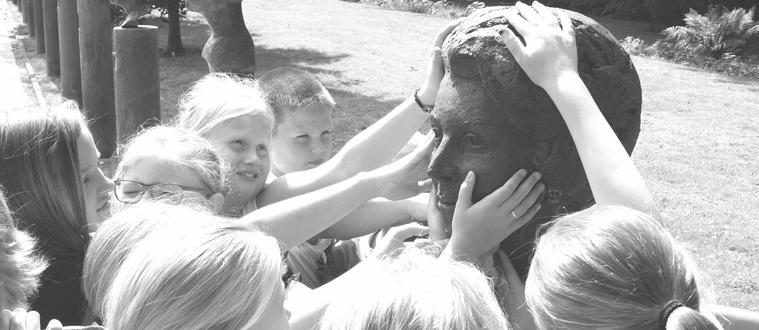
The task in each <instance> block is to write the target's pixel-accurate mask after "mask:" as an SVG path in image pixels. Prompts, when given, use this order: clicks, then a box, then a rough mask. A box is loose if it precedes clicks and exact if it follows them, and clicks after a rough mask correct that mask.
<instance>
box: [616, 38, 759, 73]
mask: <svg viewBox="0 0 759 330" xmlns="http://www.w3.org/2000/svg"><path fill="white" fill-rule="evenodd" d="M620 43H621V44H622V47H623V48H624V49H625V50H626V51H627V52H629V53H630V54H632V55H637V56H645V57H652V58H658V59H664V60H667V61H670V62H675V63H680V64H686V65H690V66H693V67H697V68H701V69H704V70H709V71H715V72H721V73H725V74H728V75H731V76H737V77H743V78H750V79H759V56H757V55H752V56H746V57H738V56H736V55H734V54H730V53H726V54H725V55H723V56H722V57H720V58H714V57H711V56H708V55H705V54H703V53H698V52H692V51H690V50H688V49H684V48H680V47H677V46H676V45H675V44H674V43H671V42H665V41H662V40H659V41H657V42H655V43H654V44H653V45H646V44H645V43H644V42H643V40H640V39H638V38H634V37H627V38H625V39H623V40H622V41H621V42H620Z"/></svg>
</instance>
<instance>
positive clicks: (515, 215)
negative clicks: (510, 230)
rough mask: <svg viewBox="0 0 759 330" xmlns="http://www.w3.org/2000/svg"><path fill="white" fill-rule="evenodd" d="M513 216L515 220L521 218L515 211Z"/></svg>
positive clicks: (512, 212)
mask: <svg viewBox="0 0 759 330" xmlns="http://www.w3.org/2000/svg"><path fill="white" fill-rule="evenodd" d="M511 216H512V217H513V218H514V220H516V219H519V217H518V216H517V214H516V212H514V211H511Z"/></svg>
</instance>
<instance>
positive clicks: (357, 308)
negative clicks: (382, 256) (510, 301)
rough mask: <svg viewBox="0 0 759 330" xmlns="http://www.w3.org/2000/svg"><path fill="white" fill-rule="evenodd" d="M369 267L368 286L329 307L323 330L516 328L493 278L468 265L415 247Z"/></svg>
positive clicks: (494, 329) (320, 326) (367, 272)
mask: <svg viewBox="0 0 759 330" xmlns="http://www.w3.org/2000/svg"><path fill="white" fill-rule="evenodd" d="M370 263H371V266H369V265H367V266H366V269H364V270H363V271H366V282H364V285H363V286H361V287H360V288H356V290H355V291H351V292H350V297H347V296H346V297H342V299H336V300H335V301H334V302H333V303H332V304H330V305H329V306H328V307H327V309H326V311H325V312H324V316H323V317H322V319H321V321H320V324H319V329H321V330H351V329H373V330H394V329H409V330H432V329H460V330H464V329H490V330H505V329H510V328H511V327H510V326H509V323H508V322H507V320H506V317H505V316H504V314H503V312H502V311H501V308H500V306H499V305H498V301H497V300H496V298H495V296H494V295H493V291H492V290H491V288H490V283H489V281H488V279H487V278H486V277H485V275H483V274H482V273H481V272H480V270H479V269H477V268H476V267H474V266H473V265H471V264H469V263H466V262H460V261H453V260H449V259H437V258H435V257H433V256H430V255H427V254H426V251H422V250H416V249H406V251H404V252H403V253H402V254H401V255H400V256H399V257H398V258H394V259H386V260H382V261H378V262H370Z"/></svg>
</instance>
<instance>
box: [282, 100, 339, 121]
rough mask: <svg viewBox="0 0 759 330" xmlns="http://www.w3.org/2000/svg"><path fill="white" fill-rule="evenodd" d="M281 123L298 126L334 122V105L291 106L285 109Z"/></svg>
mask: <svg viewBox="0 0 759 330" xmlns="http://www.w3.org/2000/svg"><path fill="white" fill-rule="evenodd" d="M281 119H282V120H281V123H280V124H282V123H289V124H293V125H296V126H305V127H312V126H324V125H325V124H331V123H332V106H330V105H328V104H313V105H307V106H303V107H300V108H295V107H290V108H289V109H288V110H286V111H284V113H283V116H282V117H281Z"/></svg>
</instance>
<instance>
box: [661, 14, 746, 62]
mask: <svg viewBox="0 0 759 330" xmlns="http://www.w3.org/2000/svg"><path fill="white" fill-rule="evenodd" d="M753 17H754V8H752V9H750V10H745V9H742V8H739V9H733V10H728V9H727V8H725V7H723V6H712V7H710V8H709V10H708V11H707V12H706V14H705V15H701V14H699V13H697V12H696V11H695V10H693V9H691V11H690V12H689V13H688V14H686V15H685V19H684V21H685V26H673V27H669V28H667V29H665V30H664V31H663V34H664V35H665V39H664V41H665V42H672V43H674V44H675V46H676V47H677V48H681V49H683V50H685V51H692V52H698V53H702V54H707V55H709V56H711V57H713V58H722V57H723V56H724V55H726V54H732V55H735V54H738V53H739V52H740V51H741V50H742V49H743V47H745V46H746V42H747V41H748V39H749V38H750V37H751V36H753V35H759V23H756V22H754V21H753Z"/></svg>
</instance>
